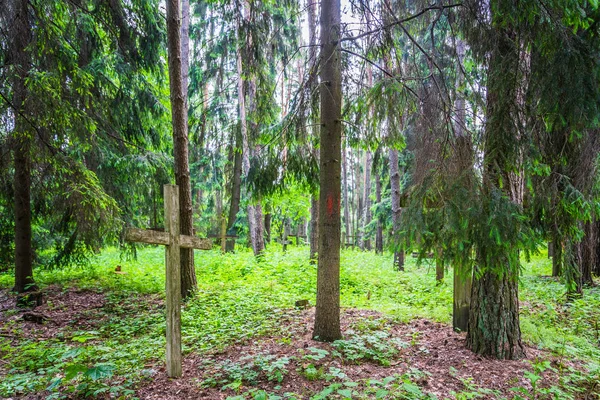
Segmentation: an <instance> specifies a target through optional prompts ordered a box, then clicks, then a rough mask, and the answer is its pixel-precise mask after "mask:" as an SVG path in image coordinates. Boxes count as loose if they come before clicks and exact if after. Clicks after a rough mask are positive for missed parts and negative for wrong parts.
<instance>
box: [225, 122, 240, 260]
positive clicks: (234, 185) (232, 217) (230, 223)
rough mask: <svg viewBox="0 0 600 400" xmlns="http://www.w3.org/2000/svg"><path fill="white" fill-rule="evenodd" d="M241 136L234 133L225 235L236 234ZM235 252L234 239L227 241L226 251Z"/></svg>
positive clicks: (238, 208)
mask: <svg viewBox="0 0 600 400" xmlns="http://www.w3.org/2000/svg"><path fill="white" fill-rule="evenodd" d="M241 139H242V137H241V135H239V134H237V133H236V145H235V148H234V156H233V171H232V173H233V177H232V179H231V203H230V205H229V217H228V218H227V233H228V234H234V233H235V234H237V232H235V231H234V229H233V228H234V224H235V221H236V219H237V214H238V212H239V211H240V199H241V191H242V152H241V148H242V143H241V141H242V140H241ZM234 250H235V239H231V240H227V245H226V251H227V252H232V251H234Z"/></svg>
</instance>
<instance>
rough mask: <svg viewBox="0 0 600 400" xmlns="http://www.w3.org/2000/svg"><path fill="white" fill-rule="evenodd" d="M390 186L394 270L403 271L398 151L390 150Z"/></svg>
mask: <svg viewBox="0 0 600 400" xmlns="http://www.w3.org/2000/svg"><path fill="white" fill-rule="evenodd" d="M390 185H391V189H392V227H393V230H392V236H393V237H394V240H393V241H394V243H395V248H394V268H395V269H396V270H398V271H404V249H403V246H402V243H400V240H398V238H397V235H398V234H399V232H400V216H401V212H402V209H401V208H400V170H399V168H398V150H395V149H390Z"/></svg>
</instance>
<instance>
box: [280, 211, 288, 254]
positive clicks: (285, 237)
mask: <svg viewBox="0 0 600 400" xmlns="http://www.w3.org/2000/svg"><path fill="white" fill-rule="evenodd" d="M289 241H290V219H289V218H288V217H285V218H284V219H283V240H282V243H281V249H282V250H283V252H284V253H285V252H286V251H287V246H288V244H289Z"/></svg>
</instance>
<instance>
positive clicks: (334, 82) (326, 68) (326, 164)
mask: <svg viewBox="0 0 600 400" xmlns="http://www.w3.org/2000/svg"><path fill="white" fill-rule="evenodd" d="M340 29H341V13H340V0H321V56H320V58H321V71H320V78H321V79H320V81H321V85H320V92H321V113H320V116H321V123H320V126H321V159H320V161H319V165H320V173H319V175H320V176H319V178H320V179H319V181H320V193H319V263H318V268H317V304H316V311H315V325H314V330H313V338H315V339H317V340H320V341H329V342H330V341H334V340H337V339H340V338H341V337H342V333H341V329H340V233H341V224H340V222H341V221H340V197H341V193H340V188H341V182H340V173H341V166H340V160H341V159H342V154H341V152H342V79H341V54H340V47H339V37H340Z"/></svg>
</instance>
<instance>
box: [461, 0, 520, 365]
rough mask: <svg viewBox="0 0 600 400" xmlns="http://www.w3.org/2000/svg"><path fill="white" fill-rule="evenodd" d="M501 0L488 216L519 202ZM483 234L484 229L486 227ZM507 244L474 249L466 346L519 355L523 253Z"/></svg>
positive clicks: (489, 116)
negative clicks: (496, 201)
mask: <svg viewBox="0 0 600 400" xmlns="http://www.w3.org/2000/svg"><path fill="white" fill-rule="evenodd" d="M494 1H495V2H498V1H503V0H493V1H492V4H490V10H491V19H492V26H494V29H495V30H496V41H495V43H494V48H493V50H492V52H491V55H490V60H489V64H488V65H489V66H488V74H487V100H486V101H487V104H486V119H485V120H486V126H485V131H484V139H485V147H484V160H483V165H484V171H483V185H482V194H481V196H482V201H483V202H484V205H485V207H484V209H485V212H487V213H489V217H487V218H491V217H493V216H494V213H496V212H497V211H496V210H495V209H492V208H491V207H489V206H487V204H488V203H489V202H492V198H496V197H497V196H498V195H501V196H502V198H503V199H508V200H502V201H511V202H512V203H513V204H518V201H519V199H517V198H514V195H515V192H514V191H512V190H511V178H512V176H511V175H512V174H511V173H510V172H509V171H511V165H512V164H511V163H512V162H513V161H514V160H515V159H516V158H517V154H515V151H514V146H513V144H514V142H515V141H516V139H517V138H518V132H517V131H516V129H515V128H514V123H513V118H515V113H514V112H513V110H514V107H515V104H516V102H517V86H518V85H516V84H513V83H514V82H519V78H518V76H517V75H515V74H517V73H518V71H519V70H520V68H519V51H518V44H517V43H518V40H517V38H516V37H515V34H514V33H513V32H511V30H510V27H507V26H504V25H500V24H494V21H495V19H496V15H495V12H494V10H497V9H499V7H498V4H494ZM483 234H486V233H485V232H484V233H483ZM504 246H505V245H504V244H502V245H494V244H493V243H491V244H489V243H488V244H486V245H485V246H479V247H478V248H477V249H476V253H477V264H476V266H475V271H474V273H473V277H474V278H473V288H472V292H471V308H470V314H469V328H468V332H467V347H468V348H470V349H471V350H473V351H474V352H475V353H478V354H481V355H483V356H488V357H492V358H496V359H511V360H512V359H519V358H521V357H523V356H524V355H525V350H524V348H523V344H522V343H521V328H520V324H519V295H518V291H519V284H518V279H519V276H518V271H519V266H518V265H519V254H518V249H510V250H509V249H506V247H504Z"/></svg>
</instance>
